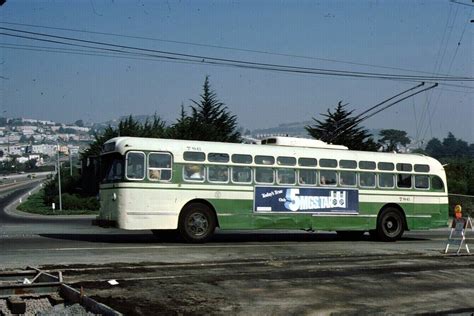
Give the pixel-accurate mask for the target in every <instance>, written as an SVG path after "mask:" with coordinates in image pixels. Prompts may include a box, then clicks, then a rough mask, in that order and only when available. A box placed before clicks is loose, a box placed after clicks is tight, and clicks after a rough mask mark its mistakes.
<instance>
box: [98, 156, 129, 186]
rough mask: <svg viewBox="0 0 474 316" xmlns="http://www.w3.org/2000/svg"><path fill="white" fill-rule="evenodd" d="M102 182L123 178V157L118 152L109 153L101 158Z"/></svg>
mask: <svg viewBox="0 0 474 316" xmlns="http://www.w3.org/2000/svg"><path fill="white" fill-rule="evenodd" d="M101 170H102V177H101V179H102V181H101V182H102V183H109V182H114V181H119V180H123V174H124V172H123V171H124V159H123V156H122V155H120V154H117V153H115V154H109V155H105V156H102V159H101Z"/></svg>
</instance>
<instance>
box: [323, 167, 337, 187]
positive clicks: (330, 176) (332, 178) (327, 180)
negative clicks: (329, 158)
mask: <svg viewBox="0 0 474 316" xmlns="http://www.w3.org/2000/svg"><path fill="white" fill-rule="evenodd" d="M319 183H320V184H321V185H336V184H337V175H336V171H332V170H321V171H320V172H319Z"/></svg>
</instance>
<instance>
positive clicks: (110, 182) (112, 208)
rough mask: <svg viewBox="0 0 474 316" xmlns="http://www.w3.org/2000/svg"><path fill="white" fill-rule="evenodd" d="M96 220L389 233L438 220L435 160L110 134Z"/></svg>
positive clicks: (389, 237)
mask: <svg viewBox="0 0 474 316" xmlns="http://www.w3.org/2000/svg"><path fill="white" fill-rule="evenodd" d="M101 170H102V171H101V179H102V181H101V184H100V212H99V215H98V216H97V219H96V224H98V225H100V226H113V227H118V228H121V229H128V230H144V229H146V230H152V231H153V232H154V233H158V234H159V233H160V232H162V231H163V232H164V231H169V230H175V231H178V232H179V234H180V235H181V236H182V237H183V238H184V239H185V240H186V241H188V242H204V241H207V240H208V239H209V238H210V237H211V236H212V235H213V233H214V231H215V229H216V228H218V229H220V230H258V229H279V230H281V229H288V230H290V229H291V230H294V229H301V230H307V231H337V232H338V233H339V234H342V235H346V236H357V235H360V236H361V235H362V234H364V233H365V232H369V233H370V234H371V235H372V236H374V237H376V238H378V239H380V240H384V241H395V240H398V239H399V238H401V236H402V234H403V233H404V231H406V230H412V229H414V230H417V229H430V228H434V227H442V226H446V225H447V220H448V194H447V186H446V175H445V172H444V169H443V166H442V165H441V164H440V163H439V162H438V161H437V160H435V159H433V158H431V157H427V156H424V155H421V154H401V153H382V152H364V151H353V150H348V149H347V147H344V146H340V145H330V144H326V143H324V142H322V141H319V140H312V139H301V138H294V137H271V138H268V139H265V140H262V142H261V144H257V145H256V144H235V143H220V142H206V141H190V140H174V139H152V138H136V137H116V138H113V139H110V140H108V141H107V142H106V143H105V144H104V146H103V150H102V153H101Z"/></svg>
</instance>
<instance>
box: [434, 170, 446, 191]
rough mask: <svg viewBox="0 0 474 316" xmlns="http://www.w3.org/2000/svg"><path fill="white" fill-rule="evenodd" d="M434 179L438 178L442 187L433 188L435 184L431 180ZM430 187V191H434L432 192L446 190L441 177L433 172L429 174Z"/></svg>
mask: <svg viewBox="0 0 474 316" xmlns="http://www.w3.org/2000/svg"><path fill="white" fill-rule="evenodd" d="M434 179H439V181H440V182H441V184H442V185H443V187H442V188H440V189H437V188H435V186H434V185H433V180H434ZM430 188H431V191H434V192H445V191H446V183H445V182H444V181H443V179H441V177H440V176H438V175H435V174H430Z"/></svg>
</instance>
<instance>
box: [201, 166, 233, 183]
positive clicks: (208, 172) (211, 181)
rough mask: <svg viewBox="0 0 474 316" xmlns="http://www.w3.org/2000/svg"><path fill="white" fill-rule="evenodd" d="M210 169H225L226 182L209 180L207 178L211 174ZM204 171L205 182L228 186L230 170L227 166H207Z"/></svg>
mask: <svg viewBox="0 0 474 316" xmlns="http://www.w3.org/2000/svg"><path fill="white" fill-rule="evenodd" d="M210 168H226V169H227V181H216V180H211V179H210V178H209V175H210V174H211V172H210V171H209V169H210ZM206 169H207V175H206V176H207V181H208V182H209V183H219V184H228V183H229V182H230V175H229V170H230V168H229V166H228V165H227V166H226V165H220V166H219V165H209V166H207V168H206Z"/></svg>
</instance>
